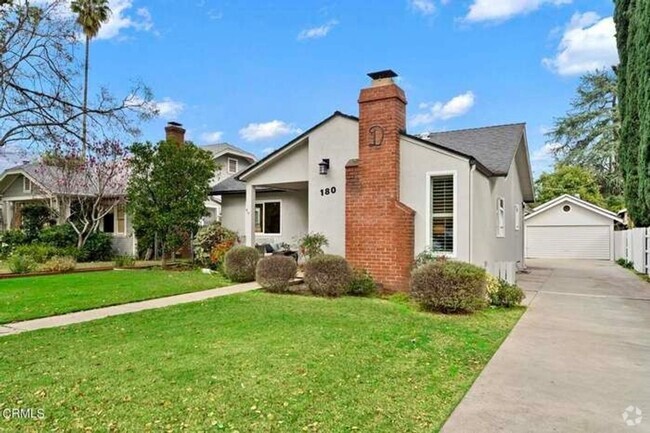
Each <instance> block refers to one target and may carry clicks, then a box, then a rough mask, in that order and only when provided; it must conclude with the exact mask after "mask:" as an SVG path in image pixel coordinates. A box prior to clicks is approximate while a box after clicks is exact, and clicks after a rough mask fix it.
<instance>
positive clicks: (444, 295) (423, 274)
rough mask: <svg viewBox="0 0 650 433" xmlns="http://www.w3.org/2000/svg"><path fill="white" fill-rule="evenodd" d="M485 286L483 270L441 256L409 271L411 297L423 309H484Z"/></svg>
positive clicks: (445, 311) (460, 310)
mask: <svg viewBox="0 0 650 433" xmlns="http://www.w3.org/2000/svg"><path fill="white" fill-rule="evenodd" d="M485 286H486V272H485V270H484V269H482V268H479V267H478V266H474V265H471V264H469V263H463V262H457V261H448V260H445V259H442V258H440V259H438V260H436V261H434V262H430V263H427V264H425V265H422V266H420V267H419V268H417V269H415V270H414V271H413V273H412V274H411V296H412V297H413V299H414V300H415V301H416V302H417V303H418V304H420V306H421V307H422V308H423V309H425V310H427V311H440V312H443V313H456V312H473V311H476V310H479V309H481V308H484V307H485V306H486V301H485V299H486V292H485V290H486V288H485Z"/></svg>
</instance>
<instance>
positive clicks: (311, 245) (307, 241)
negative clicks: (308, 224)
mask: <svg viewBox="0 0 650 433" xmlns="http://www.w3.org/2000/svg"><path fill="white" fill-rule="evenodd" d="M328 245H329V241H328V240H327V238H326V237H325V235H324V234H322V233H307V234H306V235H304V236H303V237H301V238H300V239H298V247H299V248H300V254H302V255H303V256H305V257H309V258H310V259H311V258H314V257H316V256H320V255H322V254H324V252H323V247H326V246H328Z"/></svg>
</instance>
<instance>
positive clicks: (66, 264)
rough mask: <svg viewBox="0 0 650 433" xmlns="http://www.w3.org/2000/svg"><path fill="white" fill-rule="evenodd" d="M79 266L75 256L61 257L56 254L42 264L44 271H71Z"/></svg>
mask: <svg viewBox="0 0 650 433" xmlns="http://www.w3.org/2000/svg"><path fill="white" fill-rule="evenodd" d="M76 266H77V261H76V260H75V258H74V257H70V256H68V257H60V256H55V257H52V258H51V259H49V260H48V261H47V262H45V263H43V264H42V265H41V271H43V272H70V271H73V270H74V268H75V267H76Z"/></svg>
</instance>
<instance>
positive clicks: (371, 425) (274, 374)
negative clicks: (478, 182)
mask: <svg viewBox="0 0 650 433" xmlns="http://www.w3.org/2000/svg"><path fill="white" fill-rule="evenodd" d="M522 312H523V309H521V308H518V309H512V310H503V309H488V310H486V311H484V312H480V313H477V314H474V315H471V316H470V315H466V316H465V315H463V316H443V315H432V314H426V313H421V312H418V311H416V310H414V309H413V308H411V307H410V306H408V305H405V304H403V303H395V302H390V301H386V300H380V299H360V298H343V299H338V300H328V299H320V298H314V297H305V296H286V295H285V296H282V295H271V294H266V293H262V292H251V293H245V294H240V295H232V296H226V297H223V298H215V299H211V300H208V301H204V302H200V303H194V304H185V305H179V306H175V307H171V308H167V309H162V310H150V311H145V312H141V313H137V314H132V315H126V316H119V317H113V318H109V319H105V320H100V321H96V322H90V323H86V324H81V325H74V326H71V327H68V328H60V329H48V330H42V331H36V332H31V333H26V334H20V335H15V336H10V337H4V338H0V377H2V381H0V410H2V409H3V408H11V407H29V408H42V409H43V410H44V412H45V418H44V419H42V420H0V430H2V428H3V427H4V428H7V429H9V430H12V431H13V430H20V431H28V432H29V431H33V432H36V431H51V430H55V429H56V430H57V431H84V430H86V431H141V432H148V431H226V432H231V433H233V432H240V433H243V432H302V431H307V432H353V431H364V432H390V433H393V432H431V431H436V430H438V429H439V428H440V427H441V426H442V424H443V422H444V421H445V420H446V418H447V417H448V416H449V414H450V413H451V411H452V410H453V409H454V407H455V406H456V405H457V403H458V402H459V401H460V399H461V398H462V397H463V395H464V394H465V392H466V391H467V390H468V389H469V387H470V386H471V384H472V382H473V381H474V379H475V378H476V377H477V376H478V374H479V372H480V371H481V370H482V369H483V367H484V366H485V364H486V363H487V362H488V360H489V359H490V357H491V356H492V355H493V353H494V352H495V351H496V349H497V348H498V346H499V345H500V344H501V342H502V341H503V339H504V338H505V337H506V335H507V334H508V333H509V332H510V330H511V328H512V327H513V326H514V324H515V323H516V321H517V320H518V319H519V317H520V316H521V314H522Z"/></svg>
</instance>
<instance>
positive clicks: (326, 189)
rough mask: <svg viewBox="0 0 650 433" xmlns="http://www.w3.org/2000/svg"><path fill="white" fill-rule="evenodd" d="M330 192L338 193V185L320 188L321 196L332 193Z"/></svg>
mask: <svg viewBox="0 0 650 433" xmlns="http://www.w3.org/2000/svg"><path fill="white" fill-rule="evenodd" d="M330 194H336V187H335V186H333V187H331V188H322V189H321V190H320V195H321V196H326V195H330Z"/></svg>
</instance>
